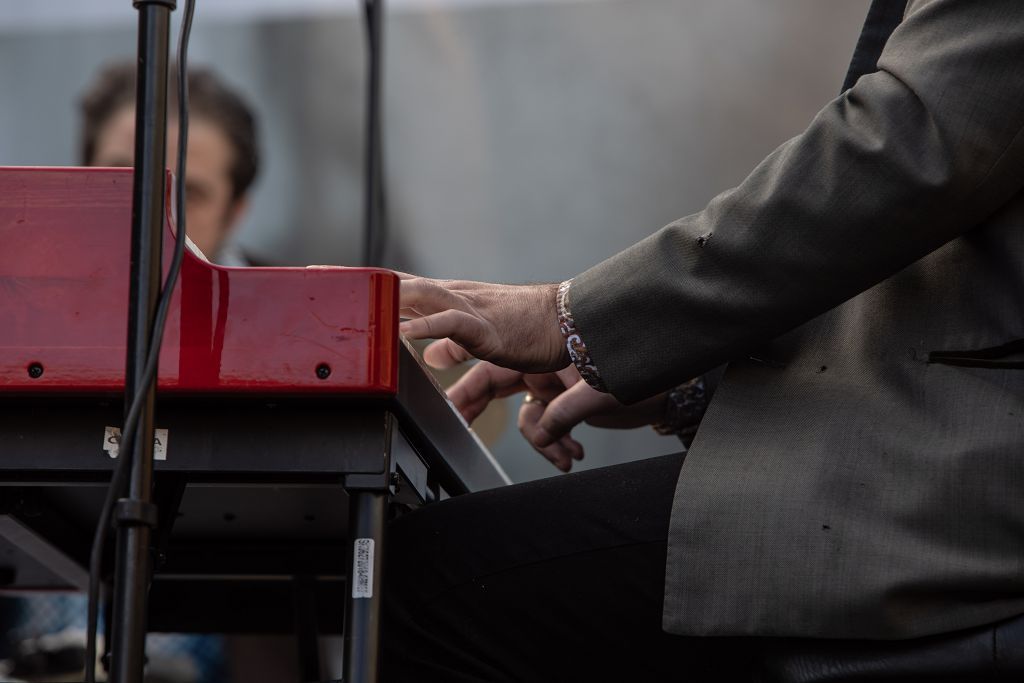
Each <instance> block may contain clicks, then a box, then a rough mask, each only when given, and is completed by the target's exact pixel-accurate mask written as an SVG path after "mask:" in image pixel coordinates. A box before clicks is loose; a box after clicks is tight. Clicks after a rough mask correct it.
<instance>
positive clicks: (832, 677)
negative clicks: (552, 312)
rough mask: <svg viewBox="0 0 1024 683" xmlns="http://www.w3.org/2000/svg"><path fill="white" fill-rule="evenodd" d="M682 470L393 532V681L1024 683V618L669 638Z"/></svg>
mask: <svg viewBox="0 0 1024 683" xmlns="http://www.w3.org/2000/svg"><path fill="white" fill-rule="evenodd" d="M682 461H683V456H682V455H681V454H680V455H670V456H664V457H660V458H653V459H650V460H643V461H639V462H633V463H628V464H624V465H617V466H614V467H606V468H602V469H597V470H590V471H586V472H581V473H578V474H571V475H566V476H561V477H556V478H552V479H546V480H541V481H537V482H531V483H527V484H519V485H516V486H511V487H507V488H504V489H499V490H494V491H485V492H481V493H477V494H472V495H468V496H462V497H459V498H454V499H451V500H447V501H445V502H443V503H439V504H436V505H432V506H427V507H424V508H422V509H419V510H416V511H415V512H412V513H410V514H407V515H405V516H402V517H399V518H398V519H396V520H394V521H393V522H392V524H391V526H390V527H389V529H388V542H387V557H386V560H385V583H384V585H385V586H386V587H387V589H386V591H385V614H384V622H383V629H384V641H383V642H384V657H383V678H384V680H385V681H388V682H389V683H395V682H398V681H401V682H410V683H412V682H414V683H428V682H431V681H438V682H442V681H443V682H444V683H460V682H469V681H473V682H482V681H486V682H488V683H499V682H501V683H504V682H508V681H518V682H526V683H541V682H543V681H559V682H571V681H587V682H589V683H596V682H599V681H624V682H630V683H633V682H636V683H639V682H642V681H766V682H767V681H846V680H851V681H857V680H901V681H903V680H947V681H950V680H951V681H956V680H964V681H968V680H978V679H977V676H978V675H981V676H985V678H984V680H1001V679H1002V674H1004V673H1005V674H1006V675H1007V677H1006V680H1024V663H1022V662H1024V654H1022V652H1024V620H1019V621H1017V622H1013V623H1012V624H1009V625H1007V624H1002V625H996V626H993V627H986V628H985V629H976V630H974V631H971V632H966V633H960V634H951V635H949V636H940V637H936V638H927V639H920V640H917V641H905V642H896V643H893V642H870V641H816V640H796V639H765V638H688V637H681V636H674V635H669V634H667V633H665V632H663V631H662V630H661V611H662V597H663V595H662V594H663V590H664V585H665V558H666V539H667V536H668V524H669V513H670V510H671V503H672V497H673V494H674V491H675V485H676V479H677V476H678V474H679V470H680V467H681V465H682ZM999 629H1002V630H1001V631H999ZM1000 633H1002V636H1001V637H1002V639H1003V645H1004V647H1003V650H1005V651H1004V652H1002V653H1000V652H999V649H1000V648H999V645H1000V641H999V638H1000ZM1008 639H1009V640H1008ZM1014 639H1015V640H1014ZM1010 641H1013V643H1016V646H1014V645H1013V643H1012V642H1010ZM1014 653H1016V655H1014ZM1013 656H1017V657H1018V662H1017V663H1016V664H1014V663H1013V661H1011V660H1012V658H1013ZM1000 660H1002V661H1000ZM979 667H980V668H979ZM1016 667H1019V668H1016ZM873 672H874V673H873ZM876 673H877V674H878V675H875V674H876Z"/></svg>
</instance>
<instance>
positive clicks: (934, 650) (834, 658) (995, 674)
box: [757, 617, 1024, 683]
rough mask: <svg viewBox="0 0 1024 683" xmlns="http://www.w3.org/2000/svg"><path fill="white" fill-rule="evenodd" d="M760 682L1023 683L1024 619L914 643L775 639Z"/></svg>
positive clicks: (767, 652)
mask: <svg viewBox="0 0 1024 683" xmlns="http://www.w3.org/2000/svg"><path fill="white" fill-rule="evenodd" d="M757 680H758V681H760V682H761V683H861V682H863V683H868V682H869V681H870V682H871V683H879V682H881V681H893V682H897V681H898V682H899V683H943V682H945V683H948V682H951V681H956V682H957V683H960V682H963V683H978V682H980V681H1021V680H1024V617H1017V618H1014V619H1009V620H1007V621H1003V622H1000V623H998V624H995V625H992V626H984V627H981V628H973V629H968V630H965V631H957V632H955V633H948V634H943V635H939V636H931V637H927V638H918V639H915V640H910V641H887V642H878V641H875V642H871V641H857V640H835V641H828V640H771V641H767V642H766V644H765V646H764V659H763V663H762V664H761V671H760V678H758V679H757Z"/></svg>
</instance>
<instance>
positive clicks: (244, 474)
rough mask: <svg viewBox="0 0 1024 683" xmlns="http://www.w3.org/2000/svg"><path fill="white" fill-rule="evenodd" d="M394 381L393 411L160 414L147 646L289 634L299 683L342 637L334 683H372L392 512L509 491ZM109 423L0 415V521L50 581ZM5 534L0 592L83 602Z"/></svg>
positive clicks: (73, 551) (79, 523) (2, 405)
mask: <svg viewBox="0 0 1024 683" xmlns="http://www.w3.org/2000/svg"><path fill="white" fill-rule="evenodd" d="M399 380H400V381H399V386H400V387H401V389H400V391H399V394H398V396H397V397H395V398H393V399H365V398H362V399H358V398H352V399H344V398H338V397H334V398H330V397H322V398H297V397H281V398H276V399H268V398H239V397H227V396H223V397H219V398H202V397H168V396H161V397H160V398H159V404H158V408H159V412H158V415H159V418H158V420H157V425H156V426H157V427H160V428H166V429H167V430H168V443H167V459H166V460H162V461H158V462H157V463H156V467H155V475H154V481H155V487H154V497H153V500H154V504H155V505H156V506H158V507H159V510H160V515H159V517H160V525H159V526H157V528H156V530H155V533H154V535H153V537H152V542H153V547H154V549H155V553H154V554H155V555H156V561H155V574H154V575H153V577H152V585H151V588H150V595H151V597H150V603H149V604H150V607H151V609H150V615H149V618H150V623H151V625H152V626H153V627H154V628H155V629H158V630H164V631H200V632H201V631H204V630H208V631H211V632H213V631H221V632H225V631H228V632H267V631H272V632H282V631H288V630H293V631H294V632H296V634H297V635H298V636H299V638H300V640H299V642H300V651H301V652H303V653H304V656H303V658H302V661H303V662H304V663H305V664H304V667H303V675H305V676H307V677H308V676H311V675H313V674H315V673H316V668H315V666H316V661H317V660H316V658H315V656H314V655H315V654H316V651H315V647H316V646H315V639H316V634H317V633H337V632H341V631H344V633H345V648H346V651H345V654H346V659H345V661H346V667H347V668H346V675H345V679H344V680H346V681H360V682H366V683H372V682H374V681H376V680H377V678H376V671H377V666H378V653H379V626H380V595H381V583H380V579H381V577H380V569H381V567H382V564H381V562H380V560H381V558H382V556H383V554H384V547H385V543H386V537H385V533H384V522H385V520H386V517H387V514H388V512H389V508H393V507H394V506H395V505H398V506H415V505H419V504H422V503H426V502H430V501H433V500H438V499H442V498H444V497H446V496H448V495H458V494H460V493H464V492H467V491H469V490H477V489H483V488H491V487H494V486H501V485H503V484H505V483H507V480H505V479H504V478H503V477H502V475H501V473H500V470H498V469H497V468H496V467H495V466H493V465H491V464H489V460H488V456H487V454H486V453H485V452H484V451H483V450H482V449H481V448H479V447H478V446H477V444H476V442H475V439H474V437H473V436H472V434H471V433H470V432H468V431H467V430H466V429H465V427H464V425H463V423H462V422H461V420H460V419H459V417H458V416H457V415H456V414H455V413H454V412H453V411H452V410H451V409H450V408H449V406H448V405H447V403H446V402H445V400H444V398H443V395H442V394H441V391H440V389H439V388H437V386H436V385H435V384H434V382H433V380H432V379H431V378H430V376H429V375H428V374H427V373H426V372H425V371H424V370H423V369H422V367H421V366H420V363H419V360H418V359H417V358H416V357H415V356H414V355H413V353H412V352H411V351H409V350H408V349H407V348H405V347H403V348H402V349H401V353H400V358H399ZM121 414H122V405H121V401H120V400H119V399H118V398H117V397H114V396H106V397H103V396H91V397H89V396H82V397H64V398H43V397H13V396H12V397H3V398H0V452H3V453H4V457H3V458H2V459H0V522H2V521H3V519H4V518H3V515H6V516H7V517H8V518H9V519H10V520H12V521H14V522H16V523H17V524H18V525H20V527H24V528H25V529H27V530H28V531H30V532H31V533H32V534H34V535H35V536H36V539H34V541H33V543H35V546H34V547H36V548H42V547H44V545H43V544H45V546H46V547H48V548H49V550H48V551H47V552H52V551H53V550H54V549H56V550H59V551H60V553H62V554H63V555H64V556H65V563H64V565H63V566H66V567H71V568H75V567H78V568H80V570H81V571H84V567H85V566H86V565H87V563H88V556H89V547H88V539H89V537H90V533H89V530H90V529H91V528H92V526H93V525H94V524H95V520H96V519H97V517H98V514H99V508H100V505H101V503H102V498H103V494H104V484H105V482H106V481H107V480H108V479H109V476H110V471H111V468H112V465H113V463H114V462H115V461H114V460H113V459H111V457H110V456H109V455H108V454H107V453H106V452H105V451H104V450H103V448H102V446H103V436H104V432H105V427H107V426H115V425H117V424H118V420H119V419H120V417H121ZM55 425H59V426H60V428H59V429H55V428H54V426H55ZM119 457H121V456H119ZM346 499H347V503H346ZM3 529H4V525H3V524H2V523H0V557H5V556H9V557H14V558H15V559H14V560H12V562H13V564H11V565H10V566H8V567H6V569H7V571H0V588H3V589H19V588H45V587H50V588H68V587H72V588H80V586H77V585H74V583H73V582H71V581H69V580H68V578H67V576H68V575H69V572H63V574H62V575H53V576H50V577H48V578H47V577H45V576H43V575H42V574H40V572H41V571H42V570H39V569H38V566H37V565H38V563H36V564H35V565H33V564H32V562H33V560H32V557H28V556H26V555H25V553H24V552H22V553H21V556H22V557H24V558H25V559H24V563H22V564H20V565H19V564H18V559H17V558H18V553H17V552H15V553H14V555H13V556H10V555H7V554H6V553H4V552H3V550H4V548H3V545H4V544H5V539H6V545H7V546H8V547H11V546H13V545H15V544H14V543H12V539H7V538H6V536H5V535H4V533H3ZM19 538H21V539H22V545H24V542H23V539H24V537H23V536H22V537H19ZM359 538H370V539H373V542H374V545H375V549H374V550H375V560H376V561H375V563H374V565H373V572H374V574H373V582H372V585H373V586H374V590H373V597H372V598H353V597H352V590H351V584H350V583H349V582H348V581H347V576H348V575H349V573H350V570H351V567H352V564H353V562H352V554H351V548H352V545H353V543H354V540H355V539H359ZM12 550H17V549H16V548H12ZM37 554H38V553H37ZM0 569H4V567H0ZM33 572H35V573H33ZM73 574H74V572H71V573H70V575H73ZM80 575H81V573H79V576H80ZM33 577H37V578H35V579H33ZM39 577H41V578H39ZM33 580H34V581H36V583H34V584H33V583H31V581H33ZM342 603H345V606H344V608H343V606H342ZM117 617H118V615H116V614H115V618H117ZM144 633H145V631H142V634H144ZM114 655H115V657H116V651H115V652H114Z"/></svg>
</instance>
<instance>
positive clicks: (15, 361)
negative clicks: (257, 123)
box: [0, 168, 398, 395]
mask: <svg viewBox="0 0 1024 683" xmlns="http://www.w3.org/2000/svg"><path fill="white" fill-rule="evenodd" d="M168 177H170V176H168ZM168 186H170V183H168ZM131 187H132V171H131V169H105V168H99V169H97V168H88V169H86V168H0V393H7V394H10V393H33V394H37V393H55V394H57V393H81V392H111V393H116V392H119V391H120V390H121V389H122V387H123V384H124V360H125V342H126V338H127V325H128V323H127V310H128V273H129V262H128V261H129V250H130V240H131ZM171 205H172V203H171V201H170V197H168V207H170V206H171ZM169 211H170V209H169ZM173 242H174V231H173V226H172V220H171V218H170V216H168V219H167V221H166V223H165V237H164V267H165V268H166V267H167V265H168V264H169V262H170V257H171V254H172V253H173ZM397 335H398V278H397V276H395V274H394V273H391V272H390V271H386V270H380V269H372V268H341V267H330V268H224V267H220V266H215V265H211V264H209V263H207V262H205V261H203V260H202V259H200V258H198V257H196V256H195V255H193V254H192V253H191V252H188V253H186V254H185V261H184V263H183V265H182V272H181V276H180V279H179V280H178V285H177V287H176V288H175V293H174V300H173V302H172V307H171V312H170V315H169V317H168V320H167V327H166V330H165V332H164V342H163V347H162V349H161V354H160V372H159V387H160V389H161V391H165V392H173V393H192V392H195V393H206V392H220V393H253V394H258V393H274V394H279V393H292V394H312V393H316V394H321V393H336V394H353V393H358V394H369V395H388V394H393V393H394V392H395V391H396V389H397V381H398V379H397V377H398V373H397V362H398V337H397ZM35 364H38V365H39V366H41V367H42V375H41V376H39V377H36V378H33V377H32V376H31V374H32V373H31V368H32V366H33V365H35ZM322 365H326V366H327V367H328V368H329V369H330V374H329V376H327V378H326V379H322V378H321V377H320V376H318V373H317V368H318V367H320V366H322Z"/></svg>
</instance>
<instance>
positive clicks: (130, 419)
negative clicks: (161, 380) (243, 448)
mask: <svg viewBox="0 0 1024 683" xmlns="http://www.w3.org/2000/svg"><path fill="white" fill-rule="evenodd" d="M194 13H195V0H185V9H184V14H183V16H182V19H181V29H180V31H179V33H178V178H177V184H176V186H175V193H174V198H175V212H176V213H177V234H176V235H175V241H174V257H173V259H172V260H171V266H170V269H169V270H168V272H167V277H166V279H165V280H164V286H163V287H162V288H161V290H160V300H159V303H158V304H157V311H156V317H155V319H154V321H153V331H152V335H151V337H150V344H149V355H148V356H147V357H146V366H145V368H144V370H143V372H142V381H141V383H140V387H139V389H138V390H137V391H136V392H135V398H134V399H133V400H132V404H131V407H130V408H129V410H128V414H127V416H126V417H125V421H124V429H123V430H122V432H121V443H120V445H119V447H118V459H117V464H116V465H115V466H114V472H113V474H112V475H111V477H110V485H109V487H108V488H107V495H106V498H105V499H104V500H103V507H102V509H101V510H100V519H99V522H98V523H97V525H96V532H95V535H94V536H93V541H92V551H91V553H90V555H89V608H88V622H87V626H86V652H85V680H86V683H95V681H96V631H97V628H98V623H99V597H100V596H99V593H100V573H101V571H102V568H103V548H104V545H105V542H106V537H107V534H108V532H109V529H110V518H111V516H112V515H113V512H114V505H115V504H116V503H117V500H118V498H120V497H121V494H122V492H123V491H124V488H125V484H126V483H127V481H126V480H127V477H128V474H129V473H130V472H131V462H132V457H131V453H132V449H133V447H134V443H135V432H136V430H137V429H138V424H139V416H140V415H141V414H142V406H143V403H144V398H145V396H146V395H147V394H148V393H149V390H148V388H149V387H150V386H152V384H153V383H154V382H155V381H156V368H157V361H158V360H159V358H160V346H161V343H162V341H163V335H164V325H165V323H166V322H167V314H168V313H169V311H170V307H171V297H172V295H173V293H174V287H175V285H176V284H177V282H178V274H179V273H180V272H181V263H182V261H183V260H184V258H185V161H186V156H187V152H188V40H189V35H190V34H191V32H192V15H193V14H194Z"/></svg>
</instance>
